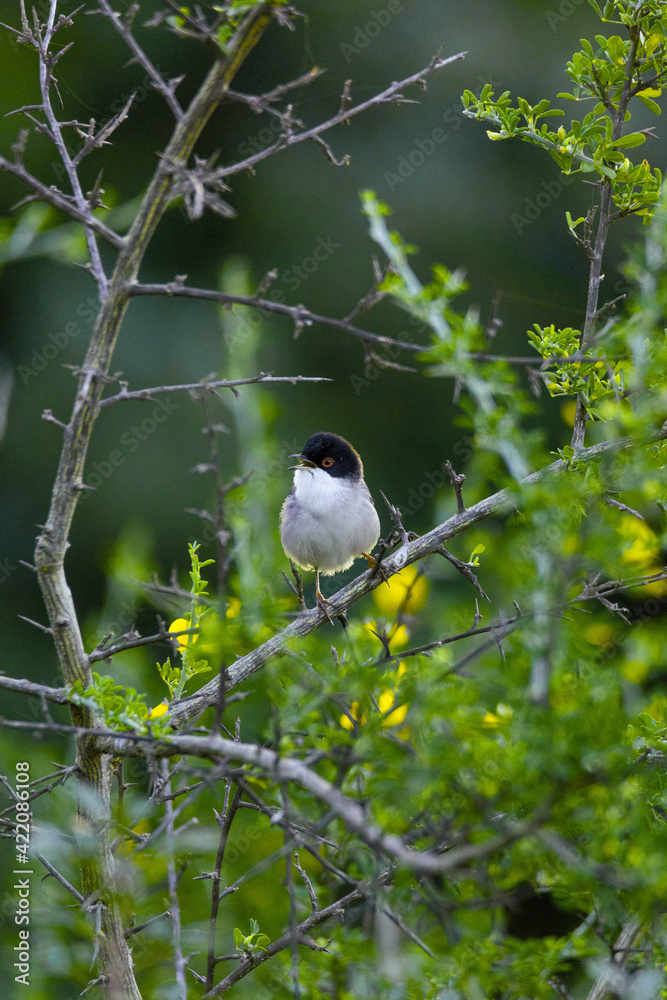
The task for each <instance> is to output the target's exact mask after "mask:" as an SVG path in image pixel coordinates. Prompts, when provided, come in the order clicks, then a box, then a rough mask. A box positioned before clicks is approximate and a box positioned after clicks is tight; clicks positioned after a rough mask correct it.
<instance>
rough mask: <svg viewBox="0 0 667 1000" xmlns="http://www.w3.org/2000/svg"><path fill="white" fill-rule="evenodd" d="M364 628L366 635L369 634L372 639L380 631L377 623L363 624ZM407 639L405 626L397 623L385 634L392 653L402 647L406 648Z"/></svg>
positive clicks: (407, 633) (408, 635)
mask: <svg viewBox="0 0 667 1000" xmlns="http://www.w3.org/2000/svg"><path fill="white" fill-rule="evenodd" d="M364 628H365V629H366V631H367V632H368V633H370V635H372V636H373V638H377V636H378V633H379V631H380V626H379V625H378V623H377V622H373V621H371V622H364ZM409 638H410V633H409V632H408V630H407V628H406V627H405V625H399V624H398V622H394V624H393V625H392V626H391V628H390V629H389V631H388V632H387V642H388V643H389V646H390V648H391V649H392V651H393V650H396V649H400V648H401V647H402V646H407V644H408V639H409Z"/></svg>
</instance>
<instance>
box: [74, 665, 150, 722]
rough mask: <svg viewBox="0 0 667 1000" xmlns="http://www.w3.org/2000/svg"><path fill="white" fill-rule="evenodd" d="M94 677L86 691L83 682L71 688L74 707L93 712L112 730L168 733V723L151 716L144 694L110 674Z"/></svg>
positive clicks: (95, 675) (94, 675)
mask: <svg viewBox="0 0 667 1000" xmlns="http://www.w3.org/2000/svg"><path fill="white" fill-rule="evenodd" d="M93 678H94V682H93V684H92V685H91V686H90V687H87V688H85V689H84V687H83V685H82V684H81V682H80V681H77V682H76V684H74V685H72V687H71V688H70V690H69V692H68V697H69V698H70V700H71V701H72V703H73V704H75V705H85V706H86V707H87V708H90V709H92V710H93V711H94V712H95V713H96V714H97V715H98V717H99V718H100V719H101V720H103V722H104V725H105V726H107V727H108V728H109V729H117V730H123V729H134V730H135V731H136V732H138V733H141V734H142V735H146V734H147V733H148V732H152V733H153V735H154V736H160V735H162V733H163V732H165V731H166V726H165V724H164V723H162V722H161V721H160V720H159V719H153V717H152V716H151V712H150V710H149V708H148V707H147V705H146V695H145V694H143V693H142V694H138V693H137V691H135V689H134V688H132V687H125V686H123V685H122V684H118V683H117V681H116V679H115V678H114V677H110V676H109V675H108V674H102V675H100V674H97V673H95V674H93Z"/></svg>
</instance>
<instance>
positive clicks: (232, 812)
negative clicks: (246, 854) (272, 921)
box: [206, 779, 243, 990]
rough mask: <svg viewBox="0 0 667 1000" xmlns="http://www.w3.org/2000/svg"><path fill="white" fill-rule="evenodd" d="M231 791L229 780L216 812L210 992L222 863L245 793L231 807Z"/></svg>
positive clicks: (208, 973) (208, 968)
mask: <svg viewBox="0 0 667 1000" xmlns="http://www.w3.org/2000/svg"><path fill="white" fill-rule="evenodd" d="M230 790H231V782H230V780H229V779H228V781H227V787H226V788H225V801H224V806H223V810H222V815H220V814H219V813H217V812H216V814H215V818H216V820H217V821H218V826H219V827H220V840H219V842H218V851H217V854H216V858H215V867H214V870H213V880H212V884H211V915H210V917H209V925H208V926H209V929H208V955H207V959H206V989H207V990H210V989H211V988H212V987H213V976H214V975H215V965H216V960H215V936H216V931H217V924H218V911H219V909H220V877H221V872H222V862H223V860H224V857H225V849H226V847H227V841H228V839H229V831H230V830H231V826H232V823H233V821H234V817H235V816H236V813H237V811H238V808H239V805H240V802H241V797H242V795H243V792H242V790H241V788H239V787H237V789H236V792H235V794H234V799H233V800H232V803H231V805H230V803H229V793H230Z"/></svg>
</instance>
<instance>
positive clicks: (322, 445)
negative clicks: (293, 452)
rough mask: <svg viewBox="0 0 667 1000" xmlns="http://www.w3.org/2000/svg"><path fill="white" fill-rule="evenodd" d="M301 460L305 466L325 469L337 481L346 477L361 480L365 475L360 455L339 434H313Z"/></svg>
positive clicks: (305, 446)
mask: <svg viewBox="0 0 667 1000" xmlns="http://www.w3.org/2000/svg"><path fill="white" fill-rule="evenodd" d="M299 458H301V459H302V460H305V461H304V465H305V466H307V467H308V466H310V467H311V468H312V467H316V468H318V469H323V470H324V471H325V472H328V473H329V475H330V476H333V477H334V478H335V479H343V478H345V477H346V476H347V477H350V478H352V479H361V477H362V476H363V474H364V467H363V465H362V464H361V459H360V458H359V455H358V454H357V453H356V451H355V450H354V448H353V447H352V445H351V444H350V443H349V441H346V440H345V438H342V437H339V436H338V434H327V433H325V432H324V431H320V433H319V434H313V436H312V437H309V438H308V440H307V441H306V443H305V445H304V446H303V450H302V452H301V455H300V456H299Z"/></svg>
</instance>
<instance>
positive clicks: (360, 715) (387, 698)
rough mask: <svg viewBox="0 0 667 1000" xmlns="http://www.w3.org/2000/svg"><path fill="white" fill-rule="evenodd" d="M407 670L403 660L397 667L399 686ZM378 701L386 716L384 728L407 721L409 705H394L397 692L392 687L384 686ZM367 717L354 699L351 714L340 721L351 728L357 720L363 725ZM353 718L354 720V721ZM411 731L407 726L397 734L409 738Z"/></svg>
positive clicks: (343, 716)
mask: <svg viewBox="0 0 667 1000" xmlns="http://www.w3.org/2000/svg"><path fill="white" fill-rule="evenodd" d="M406 670H407V667H406V666H405V664H404V663H402V662H401V663H399V665H398V667H397V669H396V686H397V687H398V685H399V684H400V680H401V677H402V676H403V674H404V673H405V672H406ZM377 703H378V708H379V710H380V713H381V714H382V715H383V716H384V718H383V719H382V726H383V728H389V727H391V726H399V725H400V724H401V723H402V722H405V717H406V715H407V714H408V708H409V706H408V705H407V704H405V705H398V706H396V707H394V706H395V705H396V692H395V691H394V690H393V689H392V688H389V687H386V688H382V690H381V691H380V695H379V697H378V700H377ZM367 718H368V716H367V715H366V713H365V712H360V711H359V702H358V701H353V702H352V704H351V705H350V711H349V714H346V715H341V717H340V719H339V722H340V725H341V726H342V728H343V729H348V730H350V729H353V728H354V723H355V722H356V723H357V724H358V725H360V726H363V724H364V723H365V722H366V719H367ZM352 720H354V722H353V721H352ZM409 733H410V730H409V728H408V727H407V726H406V727H405V728H404V729H402V730H401V731H400V732H399V733H398V734H397V735H398V737H399V739H401V740H407V739H408V736H409Z"/></svg>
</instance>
